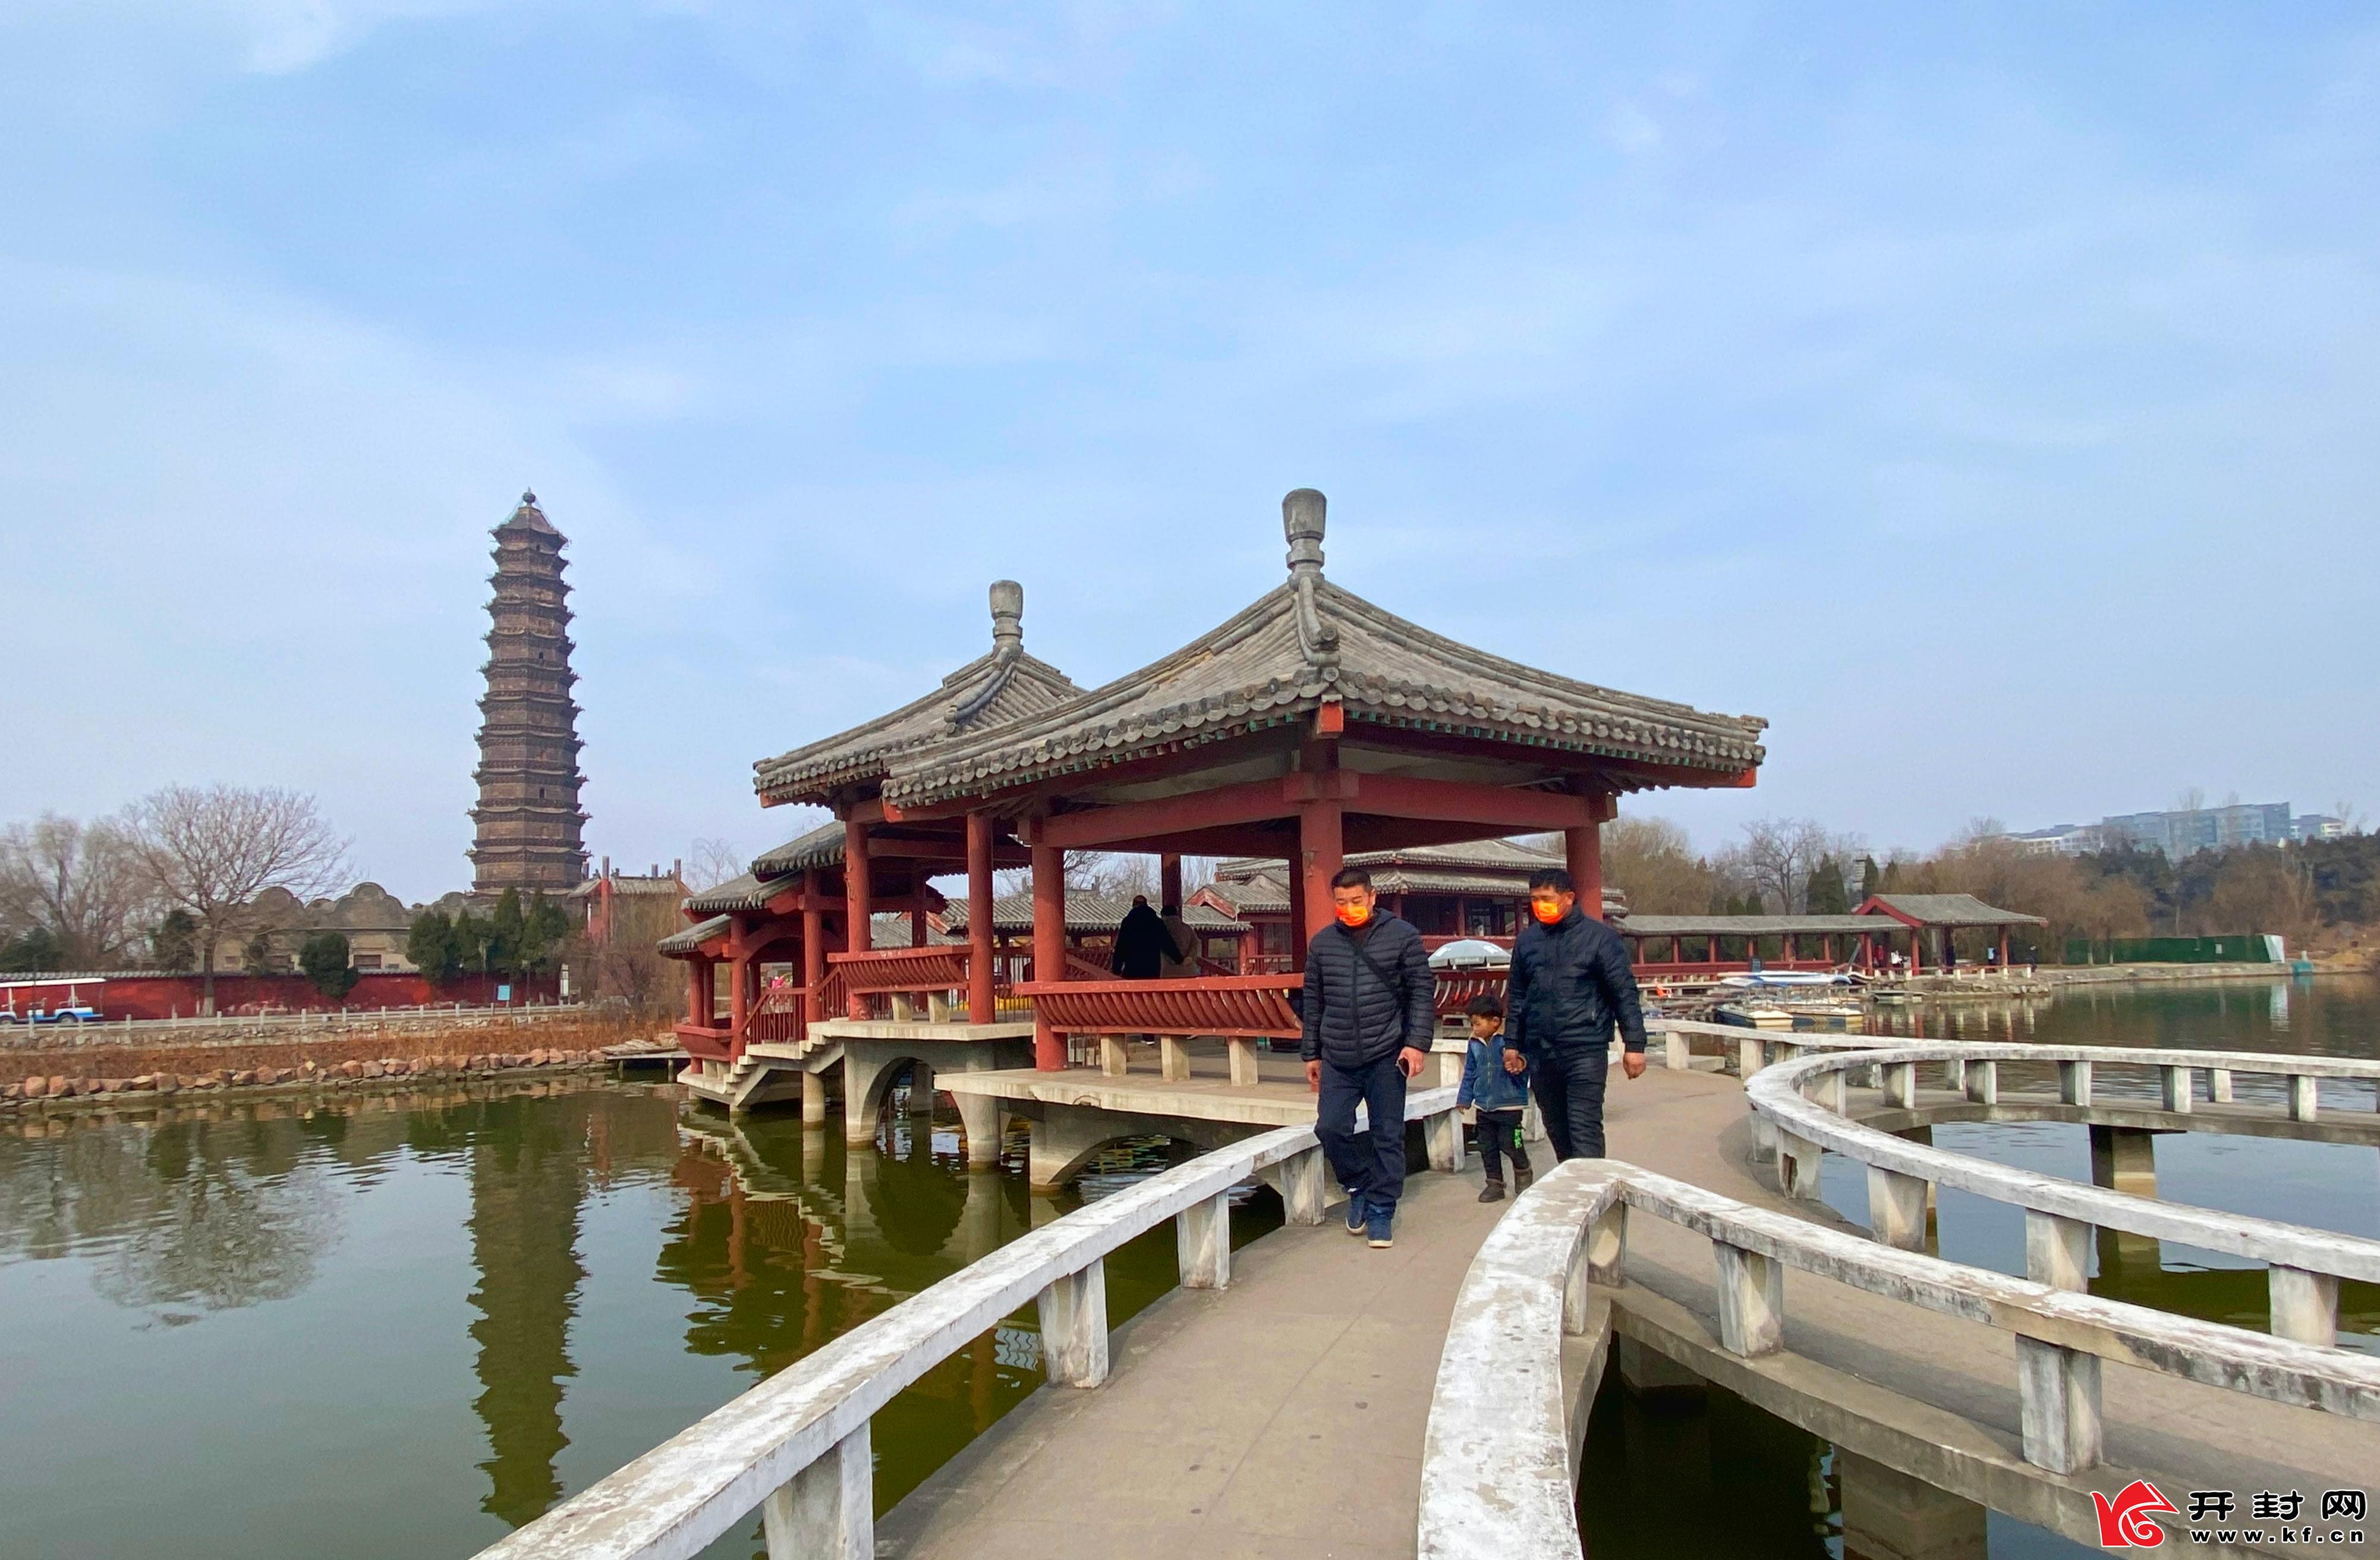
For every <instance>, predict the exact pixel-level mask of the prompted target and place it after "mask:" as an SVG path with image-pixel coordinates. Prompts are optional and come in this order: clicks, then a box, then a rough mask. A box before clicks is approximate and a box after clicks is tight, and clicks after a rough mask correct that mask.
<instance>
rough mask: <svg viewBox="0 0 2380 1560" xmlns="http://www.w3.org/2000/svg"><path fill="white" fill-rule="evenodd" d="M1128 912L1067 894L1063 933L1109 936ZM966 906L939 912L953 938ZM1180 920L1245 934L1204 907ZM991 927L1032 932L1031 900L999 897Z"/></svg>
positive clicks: (1118, 902) (1100, 899) (1128, 904)
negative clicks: (1108, 933) (1090, 933)
mask: <svg viewBox="0 0 2380 1560" xmlns="http://www.w3.org/2000/svg"><path fill="white" fill-rule="evenodd" d="M1131 908H1132V901H1131V900H1130V899H1127V898H1124V897H1122V896H1115V895H1106V894H1083V893H1075V892H1069V893H1068V894H1067V896H1066V930H1067V931H1069V932H1113V931H1114V930H1115V929H1116V928H1117V927H1119V926H1121V925H1123V918H1124V912H1125V911H1127V910H1129V909H1131ZM967 913H968V912H967V902H966V901H965V899H964V898H956V897H954V898H953V899H952V900H951V902H950V904H949V906H948V907H946V908H944V909H943V911H942V924H943V925H944V926H947V927H949V928H950V929H951V931H952V932H953V934H954V935H963V934H964V933H965V931H966V927H967ZM1182 919H1183V920H1185V921H1187V922H1188V923H1189V925H1190V928H1191V930H1192V931H1194V932H1245V931H1246V930H1247V926H1246V924H1245V922H1243V921H1237V920H1233V919H1232V918H1231V917H1230V916H1227V915H1225V914H1223V913H1222V912H1221V911H1220V910H1216V909H1210V908H1208V907H1207V906H1205V905H1185V906H1184V907H1183V909H1182ZM991 924H992V926H993V927H994V928H995V929H997V930H999V931H1002V932H1030V931H1032V930H1033V896H1031V895H1030V894H1003V895H1002V896H1000V897H999V898H997V899H994V900H993V901H992V902H991Z"/></svg>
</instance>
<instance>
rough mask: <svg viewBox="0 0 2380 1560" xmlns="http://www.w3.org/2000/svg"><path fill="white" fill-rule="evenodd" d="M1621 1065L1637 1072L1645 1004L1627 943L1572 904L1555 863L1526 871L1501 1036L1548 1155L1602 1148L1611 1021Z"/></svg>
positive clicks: (1588, 1154)
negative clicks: (1517, 1066)
mask: <svg viewBox="0 0 2380 1560" xmlns="http://www.w3.org/2000/svg"><path fill="white" fill-rule="evenodd" d="M1615 1025H1616V1026H1617V1027H1618V1029H1619V1030H1620V1039H1621V1044H1622V1045H1623V1046H1624V1047H1625V1049H1624V1050H1623V1051H1622V1052H1621V1070H1623V1071H1624V1072H1626V1073H1627V1075H1628V1076H1629V1077H1630V1078H1632V1079H1633V1078H1642V1077H1644V1076H1645V1010H1644V1006H1643V1005H1642V1004H1641V1003H1640V1002H1639V1000H1638V997H1637V993H1636V971H1635V970H1634V969H1633V968H1631V966H1630V965H1629V962H1628V945H1627V944H1626V943H1624V942H1622V941H1621V937H1620V933H1618V932H1614V931H1612V930H1611V928H1609V926H1606V925H1605V924H1604V923H1603V922H1602V921H1600V920H1597V919H1596V918H1594V917H1593V916H1590V915H1587V914H1585V913H1584V912H1583V911H1581V910H1580V909H1579V908H1578V886H1577V884H1574V883H1573V882H1572V881H1571V875H1570V873H1568V872H1566V871H1563V870H1562V869H1561V868H1560V867H1547V868H1543V869H1540V870H1539V871H1535V872H1532V873H1530V874H1529V920H1527V921H1526V922H1525V923H1524V924H1523V926H1522V927H1521V934H1520V936H1518V937H1517V938H1515V939H1513V942H1512V978H1511V981H1510V983H1509V984H1508V986H1507V987H1506V991H1505V1019H1504V1036H1505V1038H1506V1039H1507V1040H1509V1041H1517V1042H1520V1045H1521V1049H1522V1053H1523V1054H1524V1055H1526V1056H1527V1057H1528V1058H1529V1066H1530V1070H1531V1075H1532V1084H1531V1086H1532V1087H1533V1088H1534V1089H1535V1090H1536V1096H1537V1109H1538V1111H1539V1113H1540V1114H1542V1115H1544V1117H1545V1122H1546V1136H1547V1137H1548V1138H1551V1139H1552V1140H1553V1143H1554V1157H1556V1158H1557V1159H1600V1158H1602V1157H1603V1085H1604V1080H1605V1079H1606V1078H1607V1077H1608V1076H1609V1073H1610V1070H1611V1062H1610V1050H1611V1031H1612V1029H1613V1027H1614V1026H1615Z"/></svg>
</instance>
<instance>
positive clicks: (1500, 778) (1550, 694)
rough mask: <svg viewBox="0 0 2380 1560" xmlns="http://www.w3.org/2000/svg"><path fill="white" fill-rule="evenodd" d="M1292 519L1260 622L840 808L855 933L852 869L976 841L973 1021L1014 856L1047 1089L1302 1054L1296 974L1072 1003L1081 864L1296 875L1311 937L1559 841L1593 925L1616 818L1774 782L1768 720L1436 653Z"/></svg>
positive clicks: (1073, 697)
mask: <svg viewBox="0 0 2380 1560" xmlns="http://www.w3.org/2000/svg"><path fill="white" fill-rule="evenodd" d="M1281 511H1282V522H1283V529H1284V532H1285V534H1286V537H1287V540H1288V543H1289V552H1288V575H1287V578H1286V579H1284V580H1283V582H1282V583H1281V584H1280V585H1278V586H1276V587H1275V588H1274V589H1272V590H1271V591H1268V592H1266V593H1265V594H1264V595H1263V596H1261V597H1259V598H1258V599H1257V601H1256V602H1255V603H1252V604H1251V605H1249V606H1248V607H1247V608H1246V609H1245V610H1244V611H1242V612H1240V613H1239V614H1237V615H1234V616H1233V617H1232V618H1230V619H1229V620H1227V621H1225V622H1224V623H1222V624H1220V626H1218V627H1217V628H1214V629H1212V630H1211V631H1209V632H1208V633H1206V634H1204V635H1201V636H1200V637H1199V638H1197V639H1196V640H1193V641H1191V642H1190V643H1189V644H1187V645H1184V647H1182V648H1181V649H1180V650H1177V651H1175V652H1173V653H1172V654H1171V655H1168V656H1165V657H1163V658H1162V659H1160V660H1159V661H1156V662H1153V663H1151V664H1149V665H1147V666H1145V667H1143V668H1141V669H1140V670H1138V671H1135V672H1132V673H1129V674H1127V675H1125V676H1122V677H1118V678H1116V679H1115V680H1114V681H1112V682H1110V683H1108V684H1106V685H1105V686H1103V687H1100V688H1097V689H1091V690H1089V691H1087V692H1071V693H1069V694H1067V695H1065V696H1062V697H1061V696H1056V694H1055V690H1054V689H1047V690H1045V689H1042V688H1037V689H1035V690H1034V693H1035V699H1034V702H1035V704H1036V706H1037V707H1036V708H1033V709H1031V710H1029V711H1027V712H1026V713H1021V714H1019V715H1017V716H1014V717H1013V718H1008V719H1003V720H997V721H982V720H978V721H977V722H974V723H972V724H971V725H969V726H967V727H966V728H964V729H954V730H952V731H949V732H948V733H947V734H944V735H941V736H940V737H935V738H929V739H927V740H922V741H919V742H917V743H914V744H910V745H905V746H902V747H899V748H897V749H892V750H887V751H885V752H884V756H883V758H882V760H881V764H882V767H881V769H880V770H876V771H871V772H870V774H869V779H868V781H866V782H862V783H856V784H853V785H851V786H848V787H847V788H846V789H844V790H842V791H840V792H837V793H834V794H833V795H832V802H831V804H832V805H834V806H835V808H836V810H837V812H838V814H839V815H840V817H841V818H842V820H843V823H844V842H843V857H842V863H843V875H844V883H845V893H846V901H847V908H846V911H845V918H844V919H845V924H864V923H865V914H866V911H867V909H868V902H867V901H866V900H865V899H864V898H853V897H851V896H853V895H857V896H866V895H868V894H869V893H871V892H872V890H873V884H874V882H875V879H874V877H873V876H872V875H871V873H870V872H868V871H856V870H855V864H856V863H868V862H870V861H872V860H874V859H878V858H880V857H882V856H883V855H885V854H886V853H887V851H888V849H890V848H898V849H901V850H904V851H908V852H912V853H913V854H911V855H909V856H905V857H904V858H903V859H905V860H909V861H918V862H922V861H923V860H924V859H926V853H927V852H928V850H929V844H930V846H931V847H937V848H935V849H934V859H937V860H941V859H948V854H949V851H950V849H951V847H950V845H949V844H948V843H946V842H950V841H954V840H963V842H964V845H965V862H966V866H967V872H968V889H969V900H970V904H971V906H972V907H973V913H972V914H971V916H970V920H969V934H970V942H969V947H968V949H967V952H966V957H965V959H964V961H963V962H965V965H966V968H967V981H966V987H967V991H968V1008H969V1016H970V1018H975V1016H976V1015H977V1014H978V1013H980V1014H982V1015H985V1016H987V1017H988V1016H989V1015H990V1014H991V1012H992V1011H993V1004H992V989H991V980H990V963H991V955H990V936H991V924H992V917H991V915H990V905H991V898H992V885H991V874H992V869H993V866H994V864H995V861H996V859H998V856H999V853H1000V849H1001V847H1002V844H1003V843H1004V842H1006V841H1009V840H1014V842H1015V843H1016V844H1017V845H1019V846H1022V847H1024V849H1025V851H1026V854H1027V856H1028V858H1029V860H1030V864H1031V866H1032V869H1033V871H1032V880H1033V884H1034V898H1035V916H1034V934H1033V947H1034V964H1033V970H1032V973H1033V975H1034V977H1035V978H1034V980H1032V981H1029V982H1027V983H1026V984H1025V985H1023V986H1021V987H1019V992H1020V994H1023V995H1026V996H1029V997H1031V998H1032V999H1033V1001H1034V1005H1035V1012H1036V1017H1037V1020H1038V1032H1037V1034H1036V1038H1035V1048H1034V1054H1035V1063H1036V1066H1038V1067H1039V1068H1042V1069H1050V1070H1054V1069H1059V1068H1062V1067H1063V1066H1065V1056H1066V1052H1065V1048H1064V1044H1063V1041H1062V1036H1063V1035H1065V1034H1067V1033H1071V1032H1081V1031H1094V1032H1101V1033H1106V1032H1115V1031H1146V1032H1151V1033H1158V1034H1205V1035H1224V1036H1233V1035H1243V1036H1245V1035H1263V1034H1282V1033H1290V1032H1293V1031H1294V1019H1293V1018H1292V1017H1291V1016H1290V1013H1289V1009H1288V1005H1287V1002H1286V996H1287V993H1288V991H1289V989H1290V987H1291V986H1292V985H1293V983H1294V977H1292V976H1288V975H1240V976H1229V977H1221V976H1215V977H1205V978H1201V979H1196V980H1185V981H1107V980H1103V979H1090V980H1077V979H1069V978H1068V977H1069V976H1070V975H1074V974H1079V973H1082V972H1081V971H1077V970H1070V969H1068V968H1067V966H1066V961H1065V955H1064V947H1065V936H1064V900H1063V888H1062V883H1063V858H1064V853H1065V852H1066V851H1069V850H1080V849H1098V850H1111V851H1137V852H1147V853H1151V854H1155V855H1157V856H1159V857H1160V863H1161V868H1160V870H1161V871H1162V873H1163V876H1164V880H1165V889H1166V894H1167V896H1168V897H1178V896H1179V893H1180V880H1179V872H1180V864H1179V863H1180V858H1181V856H1182V855H1184V854H1185V853H1195V854H1199V855H1214V856H1239V857H1267V858H1271V859H1278V860H1281V861H1283V862H1284V863H1286V877H1287V883H1288V886H1289V889H1290V894H1291V899H1292V905H1293V909H1292V921H1293V925H1295V926H1296V927H1298V928H1300V929H1302V931H1303V932H1305V933H1306V934H1310V933H1311V932H1315V931H1318V930H1319V929H1320V928H1321V926H1322V925H1323V924H1324V923H1325V922H1327V921H1328V920H1329V919H1330V915H1331V908H1330V886H1329V885H1330V879H1331V877H1332V876H1333V875H1335V874H1336V873H1337V872H1338V871H1339V870H1340V867H1341V865H1342V862H1343V861H1344V859H1345V858H1346V855H1347V853H1348V852H1349V851H1351V850H1353V851H1369V850H1384V849H1396V848H1400V847H1415V846H1426V845H1432V844H1446V843H1451V842H1454V841H1461V840H1479V839H1492V838H1499V837H1501V836H1505V835H1512V834H1515V833H1520V832H1524V831H1536V832H1544V833H1554V834H1559V835H1561V837H1562V840H1563V858H1564V859H1565V860H1566V861H1567V863H1568V865H1569V867H1570V870H1571V872H1572V874H1573V876H1574V877H1575V878H1576V879H1577V880H1578V883H1579V887H1580V896H1581V898H1582V899H1583V900H1584V902H1585V904H1586V905H1588V906H1589V907H1593V908H1599V906H1600V903H1601V892H1602V871H1601V861H1600V847H1599V839H1598V825H1600V824H1601V823H1603V822H1605V821H1606V820H1608V819H1609V818H1610V817H1612V816H1613V814H1614V811H1615V808H1616V801H1617V798H1618V797H1619V796H1620V795H1621V794H1622V793H1624V792H1633V791H1641V790H1648V789H1653V788H1657V787H1663V786H1750V785H1752V784H1753V783H1754V781H1755V776H1756V774H1757V773H1758V766H1759V764H1760V762H1761V760H1762V758H1763V751H1762V749H1761V746H1760V742H1759V735H1760V732H1761V730H1762V729H1763V727H1764V726H1765V725H1766V723H1765V722H1763V721H1761V720H1760V719H1758V718H1757V717H1755V716H1748V715H1717V714H1708V713H1703V712H1701V711H1697V710H1694V709H1691V708H1689V707H1687V706H1685V705H1682V704H1675V703H1670V702H1668V701H1662V700H1656V699H1648V698H1645V697H1641V696H1638V695H1634V694H1626V693H1619V692H1615V691H1613V690H1611V689H1604V688H1598V687H1596V686H1595V685H1593V684H1589V683H1584V682H1578V681H1575V680H1573V679H1572V678H1568V677H1563V676H1557V675H1555V674H1553V673H1549V672H1544V671H1539V670H1536V669H1535V668H1532V667H1528V666H1524V665H1522V664H1518V663H1516V662H1512V661H1507V660H1504V659H1503V658H1501V657H1500V656H1495V655H1491V654H1488V653H1487V652H1483V651H1479V650H1475V649H1473V648H1471V647H1469V646H1467V645H1463V644H1459V643H1457V642H1455V641H1454V640H1449V639H1445V638H1443V637H1441V636H1439V635H1437V634H1433V633H1431V632H1430V631H1428V630H1427V629H1426V628H1420V627H1418V626H1416V625H1415V624H1413V623H1411V622H1408V621H1406V620H1405V619H1403V618H1401V617H1398V616H1396V615H1392V614H1390V613H1388V612H1385V611H1383V610H1382V609H1380V608H1379V607H1377V606H1375V605H1373V604H1372V603H1369V602H1366V601H1365V600H1364V599H1363V598H1362V597H1360V596H1357V595H1355V594H1354V593H1353V592H1351V591H1346V590H1344V589H1342V587H1340V586H1338V585H1335V584H1332V583H1331V582H1330V580H1329V579H1326V578H1325V577H1324V573H1323V550H1322V542H1323V532H1324V513H1325V511H1324V501H1323V497H1322V494H1318V493H1316V492H1313V491H1312V490H1310V489H1300V490H1299V491H1297V492H1294V493H1292V494H1289V496H1288V497H1287V498H1286V499H1284V500H1283V501H1282V505H1281ZM1045 692H1046V693H1047V694H1048V696H1047V697H1045V696H1044V694H1045ZM854 737H855V734H846V737H845V738H840V739H836V740H839V741H841V740H851V739H854ZM859 740H866V739H865V738H859ZM805 751H807V750H805ZM800 757H801V755H800V754H798V753H797V754H791V755H787V757H786V758H785V759H783V760H779V761H774V762H773V763H771V764H764V765H762V766H761V792H762V798H763V799H764V800H792V799H811V798H819V797H820V796H824V795H827V794H828V788H826V787H822V786H820V785H819V784H818V783H816V782H807V783H806V788H805V789H804V790H803V792H802V795H801V797H800V798H795V797H794V796H792V795H787V794H783V792H784V786H783V782H782V781H779V780H777V779H776V778H775V777H776V776H777V775H779V774H781V773H783V772H784V771H786V770H788V769H792V768H795V767H798V766H797V765H796V764H795V760H797V759H799V758H800ZM878 774H880V780H878V779H876V778H875V776H876V775H878ZM893 842H900V843H899V844H898V846H897V847H895V846H894V843H893ZM834 957H836V956H829V964H830V966H832V961H833V958H834ZM843 957H852V956H843ZM942 973H943V971H942V970H941V969H940V967H938V968H937V970H936V971H935V975H936V978H938V979H939V978H941V974H942ZM978 999H979V1000H978ZM977 1021H981V1020H979V1019H978V1020H977Z"/></svg>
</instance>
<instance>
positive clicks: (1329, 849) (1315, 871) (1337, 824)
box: [1296, 797, 1346, 948]
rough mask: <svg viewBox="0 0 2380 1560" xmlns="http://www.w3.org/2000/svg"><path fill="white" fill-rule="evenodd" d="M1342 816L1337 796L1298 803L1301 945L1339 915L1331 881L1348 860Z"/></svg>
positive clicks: (1298, 925)
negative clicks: (1334, 902) (1332, 898)
mask: <svg viewBox="0 0 2380 1560" xmlns="http://www.w3.org/2000/svg"><path fill="white" fill-rule="evenodd" d="M1342 819H1343V811H1342V807H1341V805H1340V803H1339V800H1338V798H1335V797H1330V798H1318V799H1316V800H1314V801H1308V802H1301V803H1299V804H1298V809H1297V853H1298V862H1299V868H1300V871H1299V873H1298V878H1299V885H1300V886H1302V887H1303V888H1304V890H1305V892H1304V894H1303V895H1301V896H1296V897H1298V898H1299V899H1301V900H1302V904H1301V907H1300V908H1302V909H1303V911H1304V914H1303V915H1302V916H1301V917H1300V918H1299V919H1298V920H1297V924H1296V931H1297V940H1298V945H1299V946H1300V947H1301V948H1302V947H1304V946H1305V944H1307V943H1310V942H1312V941H1313V940H1314V935H1315V933H1317V932H1320V931H1321V930H1322V929H1323V928H1324V927H1326V926H1328V925H1330V922H1331V920H1332V919H1333V918H1334V917H1335V916H1336V915H1337V914H1338V912H1337V910H1336V909H1334V908H1332V906H1331V903H1330V880H1331V879H1332V878H1334V877H1337V876H1338V875H1339V869H1340V868H1341V867H1342V866H1343V865H1344V864H1345V862H1346V853H1345V850H1344V847H1343V844H1342V842H1343V840H1344V837H1345V835H1344V831H1343V830H1342V826H1341V825H1342Z"/></svg>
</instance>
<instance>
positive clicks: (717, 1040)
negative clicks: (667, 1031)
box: [676, 1024, 735, 1062]
mask: <svg viewBox="0 0 2380 1560" xmlns="http://www.w3.org/2000/svg"><path fill="white" fill-rule="evenodd" d="M676 1033H677V1042H678V1044H679V1045H681V1046H683V1047H684V1048H685V1050H686V1054H687V1055H689V1056H694V1057H698V1058H699V1059H701V1060H704V1061H710V1062H724V1061H726V1060H727V1059H728V1058H729V1057H731V1056H732V1055H734V1054H735V1031H734V1030H730V1029H729V1028H728V1027H727V1026H726V1025H724V1024H708V1025H706V1024H679V1025H678V1026H677V1027H676Z"/></svg>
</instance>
